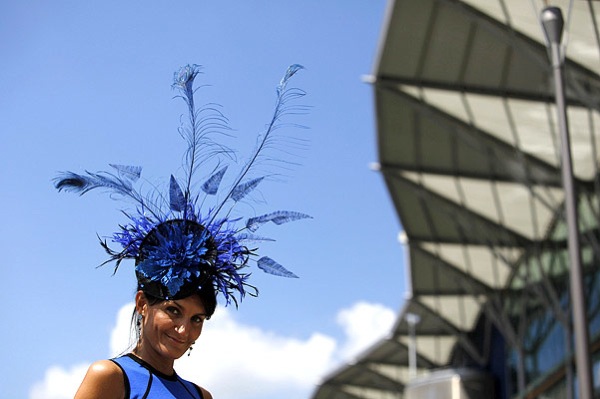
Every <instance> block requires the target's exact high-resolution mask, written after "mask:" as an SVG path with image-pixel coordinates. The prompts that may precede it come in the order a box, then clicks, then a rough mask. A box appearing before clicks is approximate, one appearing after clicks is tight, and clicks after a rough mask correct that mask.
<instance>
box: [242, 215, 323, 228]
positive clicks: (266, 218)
mask: <svg viewBox="0 0 600 399" xmlns="http://www.w3.org/2000/svg"><path fill="white" fill-rule="evenodd" d="M300 219H312V216H310V215H306V214H304V213H300V212H293V211H276V212H272V213H268V214H265V215H261V216H256V217H253V218H249V219H248V220H247V221H246V228H247V229H248V230H250V231H256V230H258V228H259V227H260V226H262V225H263V224H265V223H268V222H273V223H274V224H276V225H280V224H283V223H287V222H292V221H294V220H300Z"/></svg>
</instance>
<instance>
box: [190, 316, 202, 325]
mask: <svg viewBox="0 0 600 399" xmlns="http://www.w3.org/2000/svg"><path fill="white" fill-rule="evenodd" d="M192 321H193V322H194V323H198V324H202V323H204V317H200V316H196V317H194V318H192Z"/></svg>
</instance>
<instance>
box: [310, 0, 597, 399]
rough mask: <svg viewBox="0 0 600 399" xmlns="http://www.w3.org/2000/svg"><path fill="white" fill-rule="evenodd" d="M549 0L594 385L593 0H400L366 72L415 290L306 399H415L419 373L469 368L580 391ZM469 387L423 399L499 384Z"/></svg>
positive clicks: (553, 389) (521, 386) (496, 379)
mask: <svg viewBox="0 0 600 399" xmlns="http://www.w3.org/2000/svg"><path fill="white" fill-rule="evenodd" d="M545 3H551V4H550V5H554V6H557V7H559V8H560V9H561V10H562V12H563V15H564V20H565V26H564V32H565V33H564V34H563V37H562V42H561V46H560V49H561V54H562V56H563V57H564V69H563V71H564V75H563V76H564V89H565V103H566V115H567V118H568V130H569V135H570V141H571V154H572V162H573V181H574V187H575V198H576V205H577V218H578V230H579V235H578V237H579V241H580V247H579V248H578V249H577V250H578V251H579V253H580V255H581V267H582V270H583V278H582V287H583V297H584V298H585V309H584V311H585V317H586V321H587V325H586V327H587V328H588V330H587V331H588V332H589V342H587V343H586V347H587V348H588V350H589V352H588V353H589V356H590V369H591V374H592V375H593V376H594V381H593V389H594V390H596V391H598V390H599V388H600V381H599V380H598V376H597V374H599V372H600V267H599V266H600V234H599V225H598V224H599V223H598V222H599V220H600V204H599V196H600V174H599V163H600V50H599V49H600V2H598V1H589V0H588V1H586V0H570V1H569V0H561V1H549V2H542V1H539V0H395V1H390V3H389V5H388V10H387V13H386V18H385V21H384V22H383V29H382V35H381V38H380V43H379V48H378V54H377V59H376V62H375V66H374V70H373V72H372V76H371V83H372V86H373V90H374V101H375V108H376V120H377V142H378V157H379V159H378V164H379V167H380V171H381V174H382V176H383V178H384V180H385V183H386V186H387V189H388V191H389V195H390V198H391V200H392V201H393V204H394V206H395V210H396V212H397V215H398V217H399V220H400V223H401V225H402V228H403V233H402V236H403V237H404V248H405V250H406V252H407V255H408V256H407V258H408V261H407V265H406V267H407V268H408V269H409V270H408V273H407V274H408V275H409V281H408V284H407V285H408V286H409V292H408V297H407V299H406V301H405V304H404V306H403V308H402V310H401V311H400V314H399V317H398V320H397V322H396V324H395V326H394V327H393V329H392V331H390V332H389V333H388V335H387V337H386V338H385V339H382V340H381V341H379V342H377V343H376V344H375V345H373V346H372V347H371V348H369V349H368V350H366V351H365V352H364V353H362V354H361V355H360V356H358V357H357V358H356V359H354V361H353V362H351V363H349V364H345V365H341V366H340V367H339V369H337V370H335V371H334V372H332V373H331V374H330V375H328V376H327V377H326V378H325V379H324V380H323V381H322V382H321V384H320V385H319V386H318V387H317V388H316V390H315V392H314V393H313V395H312V399H393V398H410V397H417V396H411V389H412V390H413V392H414V389H415V388H414V387H415V386H416V385H419V386H420V387H423V386H425V387H427V384H428V383H429V384H430V385H431V386H433V385H434V382H435V381H436V378H438V379H439V378H440V376H443V375H444V373H446V374H448V373H449V374H448V375H450V376H451V377H450V379H452V378H454V380H456V379H457V378H459V377H461V376H465V375H466V374H465V371H469V372H478V373H481V374H482V375H484V376H485V377H486V378H490V379H491V381H492V382H493V383H492V385H493V391H494V398H498V399H508V398H538V397H544V398H571V397H576V396H575V395H576V393H575V394H574V393H573V392H575V391H577V389H576V386H577V383H576V382H577V380H578V374H577V370H576V367H575V362H574V359H576V356H575V354H576V351H575V348H574V346H573V345H572V344H571V343H572V342H573V339H574V328H573V322H572V319H573V317H572V316H573V307H572V306H571V304H572V301H571V299H570V298H571V296H570V288H569V282H570V281H571V278H572V276H571V274H572V273H570V272H571V270H572V268H571V261H570V259H571V258H570V257H569V245H568V234H569V231H568V225H567V218H566V216H565V198H566V195H568V192H565V188H564V184H563V178H562V177H561V170H562V168H561V166H562V163H561V162H562V161H561V148H562V146H563V143H562V142H561V137H560V128H559V121H558V117H557V115H559V112H560V109H557V105H556V87H555V81H553V74H552V67H551V64H550V54H549V47H548V43H547V39H546V36H545V35H544V30H543V29H542V26H541V22H540V15H541V12H542V9H543V7H544V6H547V5H548V4H545ZM571 250H572V249H571ZM394 261H396V262H398V263H399V264H400V263H401V262H400V260H394V259H390V262H394ZM373 267H376V266H373ZM398 295H399V296H401V295H406V293H401V292H399V293H398ZM459 379H460V378H459ZM428 381H429V382H428ZM465 381H466V380H465ZM480 381H484V380H480ZM423 384H424V385H423ZM464 385H465V386H467V385H468V383H467V382H465V384H464ZM487 386H488V387H489V384H487ZM461 389H462V388H461ZM467 391H468V389H467ZM432 392H433V391H432ZM453 395H454V393H453ZM462 395H463V396H460V394H458V396H451V395H450V394H448V395H446V396H439V395H438V396H428V397H432V398H433V397H440V398H442V397H443V398H459V397H460V398H463V397H464V398H467V397H470V398H476V397H482V398H483V397H485V398H489V396H483V394H478V393H477V390H476V389H475V390H471V391H468V392H463V393H462ZM423 397H425V396H423Z"/></svg>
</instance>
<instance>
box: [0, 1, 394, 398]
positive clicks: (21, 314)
mask: <svg viewBox="0 0 600 399" xmlns="http://www.w3.org/2000/svg"><path fill="white" fill-rule="evenodd" d="M175 3H176V6H175V5H173V4H175ZM385 7H386V1H384V0H360V1H359V0H345V1H341V0H335V1H334V0H330V1H322V0H306V1H289V0H278V1H266V0H252V1H229V0H222V1H211V2H209V1H201V0H196V1H187V0H186V1H179V2H166V1H155V2H141V1H131V2H117V1H112V0H108V1H102V2H80V1H54V2H45V1H31V2H26V3H24V2H3V3H2V5H0V20H1V23H0V35H1V37H2V40H0V51H1V53H2V54H3V61H4V62H3V66H2V73H1V74H0V88H1V91H2V96H0V123H1V126H2V138H3V140H2V145H1V146H0V163H1V165H2V170H3V171H4V172H3V173H2V174H1V175H0V179H1V180H0V182H1V183H2V187H3V207H2V220H3V223H2V224H0V242H1V243H2V244H1V245H2V254H3V262H2V266H1V267H2V274H3V282H4V284H3V289H2V290H1V291H0V292H1V293H0V298H1V299H2V303H3V304H4V306H2V313H1V314H0V317H1V319H2V329H0V338H1V340H2V342H3V349H4V353H5V359H6V361H5V362H4V370H2V375H3V378H2V379H1V380H0V392H1V393H2V394H0V396H2V397H6V398H32V399H39V398H46V399H55V398H63V397H68V396H65V395H68V394H66V393H65V392H69V389H70V388H69V387H70V386H71V385H73V384H74V382H73V381H79V380H80V378H81V372H82V370H84V369H85V367H87V365H88V364H89V363H90V362H92V361H94V360H96V359H102V358H106V357H108V356H111V355H113V354H114V353H115V352H118V351H120V350H124V348H123V346H124V345H125V344H124V343H123V342H124V341H126V339H127V338H126V337H125V339H123V335H126V331H125V330H126V329H127V328H126V327H123V325H125V324H126V322H125V321H124V319H126V318H127V317H126V316H123V315H124V314H127V312H128V310H127V306H128V304H129V303H130V302H131V300H132V298H133V295H134V288H135V279H134V275H133V265H131V264H123V265H122V266H121V269H120V270H119V272H118V273H117V274H116V275H115V276H112V268H111V267H110V266H108V267H104V268H99V269H97V268H96V266H97V265H99V264H100V263H102V262H103V261H104V260H105V259H106V255H105V253H104V252H103V250H102V248H101V247H100V246H99V245H98V241H97V238H96V234H98V235H100V236H108V235H110V234H112V232H113V231H115V229H116V227H117V225H118V224H119V223H122V222H124V218H123V217H122V215H121V214H120V213H119V209H121V208H123V207H124V206H125V205H126V204H124V203H122V202H115V201H112V200H111V199H109V198H108V197H107V196H106V195H102V194H101V193H90V194H88V195H86V196H83V197H78V196H77V195H72V194H65V193H57V192H56V191H55V190H54V188H53V186H52V183H51V180H52V178H53V177H54V176H55V175H56V174H57V172H59V171H63V170H73V171H83V170H90V171H98V170H105V169H106V168H107V165H108V164H109V163H116V164H126V165H127V164H128V165H139V166H142V167H143V168H144V169H143V175H144V176H145V177H146V178H148V179H150V180H151V181H153V182H157V183H158V184H163V183H164V182H167V181H168V177H169V175H170V174H171V173H176V172H177V170H178V168H179V167H180V165H181V156H182V154H183V150H184V148H185V147H184V142H183V141H182V140H181V139H180V137H179V135H178V133H177V127H178V126H179V117H180V115H182V114H183V113H184V112H185V108H184V104H183V103H182V102H181V101H180V100H177V99H173V98H172V97H173V95H174V92H173V91H172V90H171V87H170V85H171V80H172V75H173V72H174V71H175V70H177V69H178V68H179V67H181V66H183V65H185V64H188V63H195V64H200V65H203V66H204V74H203V75H201V76H200V77H199V78H198V82H199V83H201V84H207V85H209V86H208V87H206V88H204V89H202V90H201V91H200V92H199V96H200V99H201V101H206V102H216V103H219V104H221V105H222V106H223V112H224V113H225V115H226V116H227V117H228V118H229V122H230V126H231V127H232V128H233V129H234V133H235V135H236V136H237V137H239V138H238V139H237V141H233V142H232V144H231V145H232V146H233V147H235V148H236V149H237V150H238V151H239V153H240V155H241V156H242V158H243V156H244V154H249V153H250V151H251V149H252V145H251V144H253V142H254V141H253V140H254V138H255V137H256V134H257V133H258V132H260V131H261V130H262V128H263V127H264V125H265V124H266V123H267V122H268V120H269V117H270V114H271V112H272V107H273V104H274V101H275V86H276V85H277V83H278V82H279V79H280V78H281V76H282V75H283V73H284V72H285V70H286V68H287V66H288V65H290V64H294V63H298V64H302V65H304V66H305V68H306V69H305V70H303V71H301V72H300V73H299V74H298V75H297V76H295V77H294V80H293V81H292V84H293V85H294V86H297V87H300V88H302V89H303V90H305V91H306V92H307V96H306V97H304V99H303V100H302V103H303V104H306V105H308V106H310V107H311V110H310V112H309V113H308V114H307V115H303V116H300V117H299V118H297V119H296V120H294V121H295V122H299V123H301V124H303V125H306V126H308V127H309V129H307V130H301V131H296V132H294V133H295V134H297V135H298V136H301V137H306V138H307V139H309V142H310V148H309V149H308V150H307V151H303V152H301V153H300V155H301V163H302V165H301V166H300V167H298V168H295V169H293V170H292V171H290V172H289V176H287V178H286V179H285V180H284V181H282V182H269V183H268V184H265V185H264V187H263V188H262V191H261V193H262V195H263V197H264V200H265V203H263V202H261V201H259V202H257V203H256V204H254V205H253V206H252V209H251V210H252V211H256V212H257V213H264V212H267V211H272V210H278V209H287V210H295V211H300V212H303V213H307V214H310V215H312V216H313V219H311V220H304V221H298V222H294V223H292V224H289V225H284V226H279V227H277V228H276V229H273V230H267V231H265V232H264V233H265V234H266V235H269V236H272V237H274V238H276V239H277V242H275V243H273V244H268V247H267V248H266V249H267V250H268V254H269V256H271V257H273V258H274V259H276V260H278V261H279V262H280V263H282V264H284V265H285V266H286V267H287V268H289V269H291V270H292V271H294V272H295V273H296V274H298V275H299V276H300V279H297V280H296V279H294V280H288V279H282V278H277V277H273V276H268V275H264V274H262V273H261V272H260V271H259V272H256V273H254V274H253V280H252V281H253V283H254V284H255V285H257V286H258V287H259V289H260V296H259V297H258V298H247V299H246V300H245V301H244V302H243V303H242V305H241V306H240V308H239V309H238V310H236V309H235V308H227V309H220V310H219V311H218V313H217V314H216V315H215V317H214V320H211V321H210V322H209V323H208V324H207V325H206V326H205V332H204V333H203V336H202V337H201V339H200V341H202V340H203V339H204V338H206V345H205V346H204V347H203V346H202V342H199V344H198V348H197V349H195V350H194V354H193V355H192V356H191V357H190V358H189V359H185V361H184V362H182V365H181V366H180V367H181V370H182V371H181V373H182V374H186V375H189V376H190V377H191V378H192V379H194V381H196V382H198V383H200V384H203V385H205V386H206V387H207V388H208V389H209V390H212V391H213V393H215V397H216V398H219V399H227V398H234V397H236V398H242V399H244V398H246V399H251V398H254V397H257V398H258V397H260V398H263V399H264V398H266V399H269V398H280V397H283V396H282V395H284V393H285V397H287V398H291V399H295V398H298V399H299V398H307V397H309V396H310V395H311V394H312V392H313V386H314V384H317V383H318V382H319V380H320V378H322V377H323V375H324V374H325V373H327V372H330V371H331V370H332V369H335V367H338V366H341V365H342V364H343V361H344V360H347V359H348V358H349V357H352V356H354V355H356V353H357V351H360V350H362V349H364V347H365V345H368V344H370V343H371V342H372V340H373V339H374V338H373V337H376V336H377V335H378V334H379V335H381V334H384V333H385V332H387V330H388V329H389V325H390V323H391V322H392V321H393V315H394V314H396V313H397V312H398V310H399V309H400V307H401V305H402V302H403V296H404V293H405V291H406V286H405V271H404V264H403V261H404V255H403V251H402V248H401V247H400V244H399V243H398V241H397V235H398V233H399V231H400V229H401V226H400V223H399V221H398V219H397V216H396V214H395V212H394V210H393V206H392V204H391V201H390V199H389V197H388V194H387V191H386V190H385V186H384V183H383V178H382V176H381V175H380V174H379V173H378V172H374V171H372V170H370V169H369V164H370V163H372V162H374V161H376V160H377V155H376V134H375V128H376V125H375V119H374V102H373V95H372V88H371V87H370V86H369V85H368V84H366V83H363V82H362V81H361V76H363V75H368V74H369V73H371V72H372V70H373V64H374V62H375V59H376V53H377V46H378V42H379V38H380V34H381V28H382V23H383V20H384V14H385ZM121 309H126V310H124V311H123V312H121V315H122V317H121V318H120V319H119V314H120V313H119V312H120V311H121ZM127 316H128V315H127ZM236 334H237V335H236ZM205 336H206V337H205ZM215 348H218V349H219V350H218V351H216V350H214V349H215ZM274 365H276V367H274ZM232 373H234V374H235V375H236V381H237V383H236V384H232V383H231V381H227V380H226V379H225V377H229V376H231V375H232ZM240 376H245V377H246V378H241V377H240ZM246 379H247V381H246ZM250 388H252V389H250ZM290 390H291V391H293V393H292V394H290V392H289V391H290Z"/></svg>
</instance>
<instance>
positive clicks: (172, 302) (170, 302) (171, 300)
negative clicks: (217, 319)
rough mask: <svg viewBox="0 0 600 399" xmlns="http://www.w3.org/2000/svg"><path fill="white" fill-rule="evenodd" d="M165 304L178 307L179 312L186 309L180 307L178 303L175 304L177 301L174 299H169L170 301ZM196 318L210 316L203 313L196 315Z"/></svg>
mask: <svg viewBox="0 0 600 399" xmlns="http://www.w3.org/2000/svg"><path fill="white" fill-rule="evenodd" d="M165 303H167V304H171V305H174V306H176V307H177V308H178V309H179V310H183V309H185V307H184V306H182V305H180V304H179V303H178V302H175V300H174V299H169V300H168V301H165ZM194 316H204V317H208V315H207V314H206V313H202V312H199V313H196V314H194Z"/></svg>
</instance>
